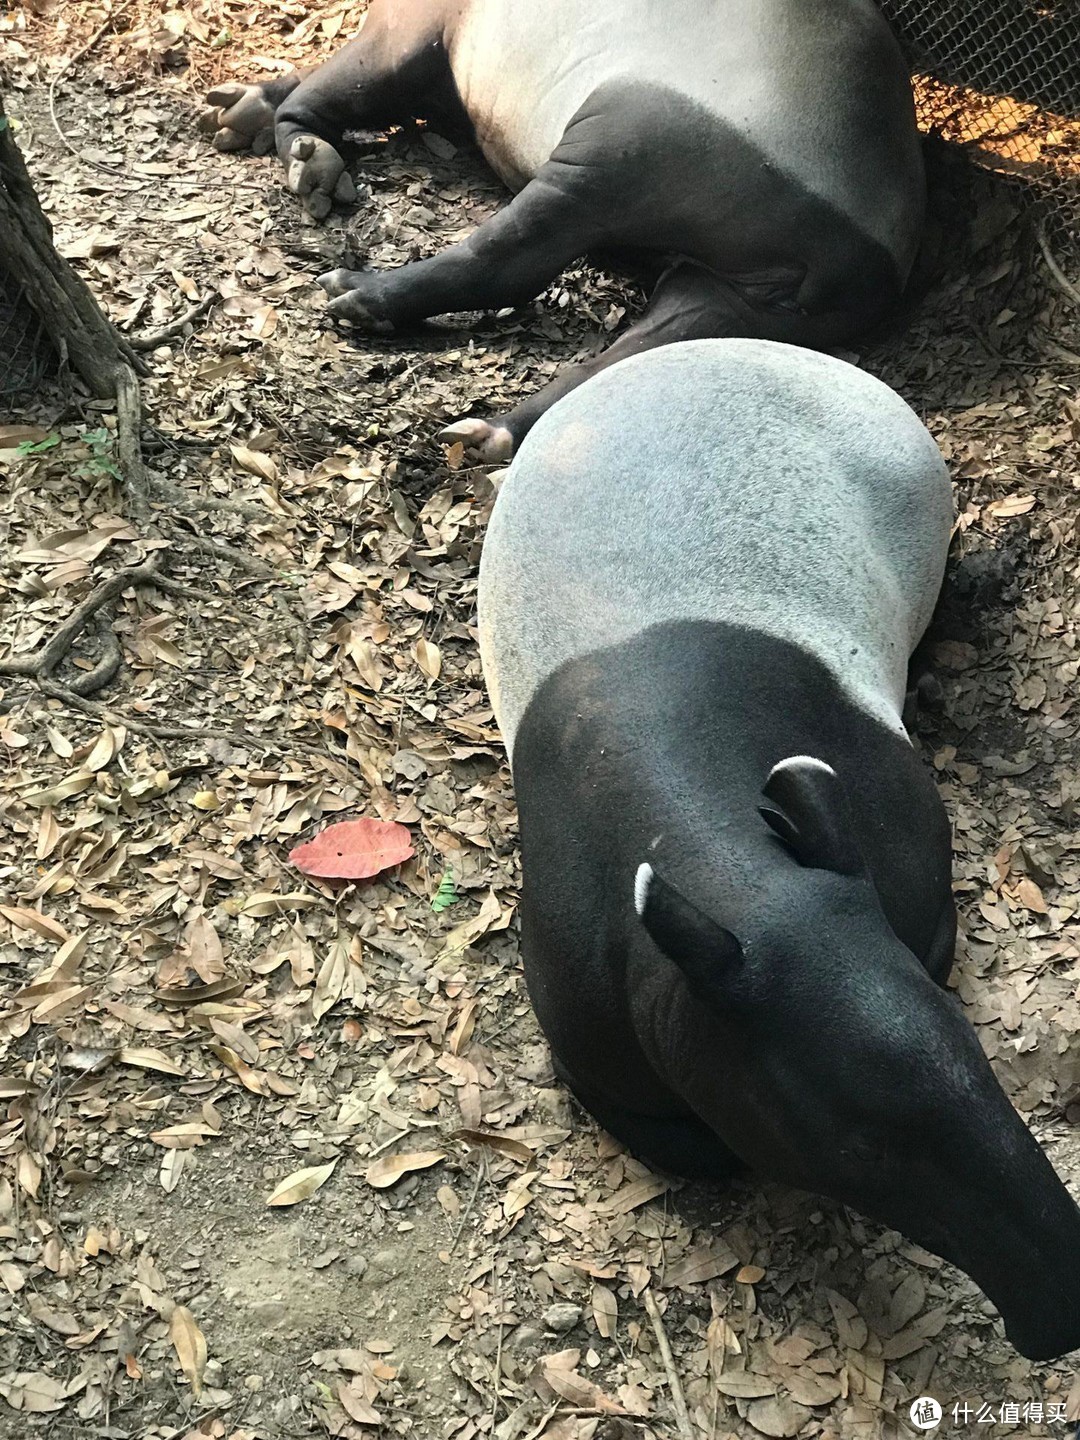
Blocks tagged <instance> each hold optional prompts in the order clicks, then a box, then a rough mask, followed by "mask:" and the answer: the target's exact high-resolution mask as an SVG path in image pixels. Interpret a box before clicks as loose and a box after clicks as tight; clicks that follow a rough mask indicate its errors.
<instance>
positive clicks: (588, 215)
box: [204, 0, 924, 459]
mask: <svg viewBox="0 0 1080 1440" xmlns="http://www.w3.org/2000/svg"><path fill="white" fill-rule="evenodd" d="M209 101H210V104H211V105H212V107H213V108H212V109H211V110H210V111H209V112H208V114H207V115H206V116H205V117H204V125H205V128H207V129H208V130H210V131H212V132H214V134H215V142H214V143H215V144H216V145H217V146H218V148H219V149H222V150H234V149H241V148H244V147H245V146H247V145H252V146H254V147H255V148H256V149H258V150H263V151H265V150H267V149H269V148H271V147H272V146H274V145H276V148H277V152H278V154H279V156H280V157H281V159H282V161H283V162H284V165H285V174H286V178H287V181H288V184H289V186H290V187H291V189H292V190H294V191H295V192H296V194H297V195H298V196H299V197H300V199H301V200H302V202H303V204H304V205H305V207H306V208H307V210H308V211H309V212H310V213H311V214H312V215H314V216H316V217H321V216H324V215H326V214H327V213H328V211H329V210H330V207H331V203H332V200H333V199H334V198H335V197H337V198H348V197H350V196H352V195H353V194H354V193H355V192H354V190H353V187H352V183H351V181H350V180H349V178H348V176H347V175H346V174H345V172H344V167H343V163H342V160H341V157H340V156H339V154H338V151H337V149H336V148H335V147H336V146H337V145H339V144H340V142H341V137H342V134H343V132H345V131H347V130H349V129H351V128H356V127H372V126H380V125H389V124H391V123H394V122H399V121H404V120H406V119H408V118H410V117H427V118H431V119H435V120H450V121H451V122H457V123H460V122H462V121H463V122H465V123H466V125H467V126H468V127H470V128H471V130H472V132H473V134H474V135H475V137H476V140H477V142H478V144H479V146H480V149H481V150H482V151H483V153H484V155H485V156H486V158H487V160H488V161H489V162H490V164H491V165H492V167H493V168H494V169H495V170H496V171H497V173H498V174H499V175H500V177H501V178H502V179H503V180H504V181H505V182H506V184H507V185H509V186H510V188H511V189H512V190H515V191H517V192H518V193H517V195H516V198H515V199H514V200H513V201H512V202H511V203H510V204H509V205H507V206H506V207H505V208H504V209H503V210H500V211H499V212H498V213H497V214H496V215H494V216H493V217H492V218H491V219H490V220H488V221H487V222H486V223H485V224H483V225H481V226H480V227H479V229H478V230H477V231H476V232H475V233H474V234H473V235H471V236H470V237H469V239H467V240H465V241H463V242H462V243H461V244H458V245H453V246H451V247H450V248H449V249H446V250H444V251H442V252H441V253H440V254H438V255H435V256H434V257H433V258H431V259H427V260H421V261H417V262H415V263H413V264H408V265H404V266H402V267H401V268H400V269H398V270H391V271H350V270H333V271H331V272H329V273H328V274H326V275H323V276H322V277H321V279H320V282H319V283H320V284H321V285H322V286H323V287H324V288H325V289H326V290H327V292H328V293H329V294H330V295H331V296H332V297H335V298H333V300H332V302H331V306H330V308H331V310H332V312H333V313H334V314H335V315H339V316H344V317H345V318H346V319H348V320H350V321H352V322H353V323H354V324H357V325H364V326H368V327H374V328H378V329H390V328H393V327H394V326H399V325H406V324H410V323H413V322H415V321H418V320H421V319H423V318H424V317H426V316H429V315H438V314H441V313H443V312H445V311H460V310H480V309H494V308H499V307H501V306H505V305H512V304H517V303H520V302H523V301H526V300H529V299H531V298H532V297H533V296H534V295H536V294H537V293H538V292H539V291H540V290H542V289H543V288H544V286H545V285H547V284H548V283H549V282H550V281H552V280H553V279H554V278H555V277H556V276H557V275H558V273H559V272H560V271H561V270H562V269H564V268H565V267H566V266H567V265H568V264H569V263H570V262H571V261H573V260H575V259H577V258H578V257H580V256H581V255H583V254H585V253H586V252H590V251H603V252H606V253H607V254H609V255H610V254H611V253H612V252H622V254H623V255H624V256H626V257H627V258H631V257H632V258H633V260H634V261H635V263H636V264H637V265H638V267H639V268H641V269H642V270H643V272H644V273H651V274H652V275H653V276H656V275H659V277H660V278H659V279H658V281H657V283H656V288H655V290H654V291H653V294H652V299H651V301H650V303H649V307H648V309H647V311H646V312H645V314H644V316H643V317H642V318H641V319H640V320H639V321H638V322H637V323H636V324H634V325H632V326H631V327H630V328H629V329H628V330H627V331H626V333H625V334H624V335H623V336H622V338H621V339H619V340H618V341H617V342H616V343H615V344H614V345H613V346H612V347H611V348H610V349H609V350H608V351H607V352H606V354H604V355H602V356H600V357H598V358H596V359H594V360H592V361H591V362H589V363H587V364H584V365H581V366H578V367H576V368H573V369H570V370H567V371H564V372H563V373H562V374H561V375H559V376H558V377H556V379H555V381H554V382H553V383H552V384H550V385H548V386H547V387H546V388H545V389H544V390H543V391H541V392H540V393H539V394H538V395H535V396H533V397H532V398H531V399H529V400H527V401H526V402H525V403H524V404H522V405H520V406H519V407H518V408H517V409H515V410H514V411H513V412H512V413H511V414H509V415H507V416H505V417H504V418H503V419H502V420H501V421H499V422H497V423H496V424H490V423H488V422H486V421H483V420H479V419H476V418H472V419H469V420H467V421H463V422H461V423H460V424H459V425H457V426H454V427H451V430H450V431H449V432H447V438H449V439H461V440H463V441H465V442H466V444H468V445H469V446H470V447H471V448H473V449H475V450H477V451H478V452H479V453H480V454H481V456H482V457H483V458H485V459H503V458H506V456H508V455H509V454H510V453H511V451H512V449H513V446H514V445H515V444H516V443H517V442H518V441H520V439H521V437H522V436H523V435H524V434H525V433H526V431H527V430H528V429H529V426H530V425H532V424H533V422H534V421H535V420H536V418H537V416H539V415H540V414H542V413H543V412H544V411H545V410H546V409H547V408H548V406H549V405H551V404H552V403H553V402H554V401H555V400H556V399H557V398H558V397H559V396H560V395H562V394H564V393H565V392H566V391H568V390H570V389H571V388H573V386H574V385H577V384H579V383H580V382H581V381H582V380H583V379H585V378H587V376H589V375H590V374H592V373H594V372H595V371H596V370H597V369H599V368H601V367H602V366H604V365H607V364H610V363H611V362H612V361H614V360H618V359H620V358H622V357H624V356H626V355H631V354H636V353H637V352H639V351H641V350H646V349H650V348H652V347H655V346H657V345H663V344H666V343H667V342H669V341H672V340H685V339H692V338H694V337H700V336H716V335H759V336H763V337H766V338H771V339H776V340H785V341H789V342H791V343H795V344H803V345H811V346H815V347H824V348H829V347H831V346H835V345H839V344H844V343H846V342H847V341H848V340H850V339H851V338H852V337H853V336H855V335H856V334H858V333H859V332H861V331H863V330H864V329H866V328H867V327H869V326H871V325H872V324H874V323H875V322H877V321H878V320H879V319H880V318H881V317H882V316H884V315H885V314H886V313H887V312H888V311H889V309H890V308H891V307H892V306H893V305H894V304H895V302H896V301H897V300H898V299H899V297H900V295H901V293H902V291H903V289H904V286H905V282H906V281H907V278H908V275H909V272H910V270H911V266H912V262H913V259H914V257H915V254H916V251H917V248H918V244H919V240H920V236H921V233H922V221H923V211H924V178H923V169H922V157H921V150H920V142H919V138H918V134H917V131H916V126H915V117H914V108H913V104H912V96H911V87H910V83H909V79H908V74H907V70H906V67H905V65H904V61H903V59H902V57H901V54H900V51H899V49H898V47H897V45H896V43H895V41H894V39H893V37H892V34H891V32H890V30H889V28H888V25H887V24H886V22H885V20H884V19H883V18H882V16H881V14H880V12H879V10H878V8H877V5H876V3H875V0H372V4H371V7H370V9H369V10H368V12H367V14H366V17H365V23H364V26H363V29H362V31H361V33H360V35H359V37H358V38H357V39H356V40H353V41H352V43H351V44H349V45H347V46H346V47H345V48H344V49H343V50H342V51H341V52H340V53H339V54H338V55H336V56H335V57H334V58H333V59H331V60H330V61H329V62H328V63H327V64H325V65H323V66H322V67H320V68H319V69H317V70H315V71H313V72H312V73H311V74H310V75H309V76H308V77H307V78H306V79H303V80H301V78H300V77H299V76H292V77H290V78H288V79H283V80H275V81H270V82H267V83H263V84H260V85H247V86H240V85H226V86H224V87H222V88H221V89H219V90H215V91H213V92H212V93H211V94H210V96H209Z"/></svg>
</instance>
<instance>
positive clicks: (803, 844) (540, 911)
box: [479, 339, 1080, 1359]
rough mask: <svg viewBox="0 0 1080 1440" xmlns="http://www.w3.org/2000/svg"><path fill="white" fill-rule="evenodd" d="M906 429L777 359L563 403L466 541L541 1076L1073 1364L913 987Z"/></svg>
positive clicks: (1066, 1293)
mask: <svg viewBox="0 0 1080 1440" xmlns="http://www.w3.org/2000/svg"><path fill="white" fill-rule="evenodd" d="M952 513H953V512H952V499H951V491H950V486H949V479H948V475H947V473H946V470H945V466H944V464H943V463H942V459H941V456H940V453H939V451H938V449H937V447H936V446H935V444H934V442H933V440H932V439H931V437H930V435H929V434H928V432H927V431H926V429H925V428H924V427H923V425H922V424H921V423H920V422H919V420H918V419H917V418H916V416H915V415H914V414H913V413H912V411H911V410H910V409H909V408H908V407H907V405H905V404H904V402H903V401H902V400H901V399H900V398H899V397H898V396H897V395H895V394H894V393H893V392H892V391H891V390H889V389H888V388H887V387H886V386H885V385H883V384H882V383H881V382H880V381H878V380H876V379H874V378H872V377H871V376H869V375H867V374H865V373H864V372H862V371H860V370H858V369H856V368H854V367H853V366H850V365H847V364H845V363H844V362H842V361H840V360H837V359H834V358H831V357H828V356H825V355H819V354H815V353H813V352H811V351H808V350H801V349H797V348H795V347H791V346H787V345H782V344H777V343H775V342H770V341H763V340H754V339H726V340H695V341H690V342H688V343H686V344H681V345H669V346H666V347H664V348H661V349H657V350H653V351H650V352H649V353H647V354H644V355H639V356H635V357H632V358H631V359H629V360H627V361H625V362H624V363H622V364H620V365H617V366H613V367H612V368H611V369H608V370H605V371H603V372H602V373H601V374H599V375H597V376H595V377H594V378H593V379H591V380H589V381H588V382H587V383H586V384H585V385H583V386H582V387H581V388H580V389H579V390H576V391H575V392H574V393H573V394H571V395H569V396H567V397H566V398H565V399H564V400H562V401H561V402H560V403H559V404H558V405H557V406H555V407H554V408H553V409H552V410H551V411H549V413H548V414H547V415H545V416H544V417H543V418H542V419H541V420H540V421H539V422H538V423H537V425H536V427H535V428H534V429H533V430H532V432H531V433H530V435H529V436H528V438H527V440H526V441H525V443H524V444H523V445H522V448H521V450H520V452H519V454H518V456H517V458H516V460H515V461H514V463H513V465H512V466H511V468H510V470H509V472H508V474H507V475H506V478H505V481H504V483H503V486H502V489H501V492H500V494H499V497H498V500H497V501H496V504H495V509H494V513H493V515H492V519H491V524H490V528H489V530H488V533H487V538H486V541H485V544H484V551H483V558H482V562H481V570H480V597H479V620H480V640H481V653H482V657H483V664H484V673H485V676H486V678H487V683H488V686H489V689H490V693H491V697H492V700H493V703H494V706H495V710H496V714H497V717H498V720H499V723H500V725H501V727H502V731H503V735H504V737H505V740H506V744H507V747H508V749H509V751H510V753H511V761H512V768H513V776H514V784H515V788H516V792H517V801H518V806H519V812H520V823H521V845H522V864H523V870H524V893H523V901H522V911H521V924H522V951H523V956H524V966H525V976H526V980H527V983H528V987H529V993H530V997H531V999H532V1002H533V1005H534V1006H535V1009H536V1013H537V1016H538V1018H539V1020H540V1024H541V1026H542V1027H543V1029H544V1031H545V1033H546V1035H547V1037H548V1040H549V1042H550V1044H551V1048H552V1052H553V1056H554V1061H555V1067H556V1071H557V1073H558V1074H559V1075H560V1076H561V1078H562V1079H563V1080H564V1081H565V1082H566V1084H567V1085H568V1086H569V1087H570V1088H571V1090H572V1091H573V1092H574V1093H575V1094H576V1095H577V1097H578V1098H579V1100H580V1101H581V1103H582V1104H583V1105H584V1106H585V1107H586V1108H587V1109H588V1110H590V1111H591V1112H592V1114H593V1115H594V1116H595V1117H596V1119H597V1120H598V1121H599V1122H600V1123H601V1124H602V1125H603V1126H604V1127H605V1128H606V1129H607V1130H609V1131H610V1132H611V1133H612V1134H613V1135H615V1136H617V1137H618V1138H619V1139H620V1140H622V1141H623V1142H624V1143H625V1144H626V1145H627V1146H628V1147H629V1148H630V1149H631V1150H632V1151H634V1152H635V1153H636V1154H638V1155H639V1156H641V1157H642V1158H643V1159H645V1160H647V1161H650V1162H652V1163H653V1164H655V1165H657V1166H659V1167H661V1168H662V1169H665V1170H668V1171H674V1172H676V1173H680V1174H683V1175H688V1176H693V1177H699V1178H714V1179H715V1178H723V1177H726V1176H729V1175H731V1174H732V1173H733V1172H734V1171H735V1170H736V1169H737V1168H739V1167H743V1166H746V1167H750V1168H751V1169H753V1170H755V1171H758V1172H760V1173H761V1174H763V1175H766V1176H769V1177H771V1178H773V1179H776V1180H779V1181H783V1182H787V1183H789V1184H792V1185H796V1186H800V1187H803V1188H805V1189H807V1190H811V1191H815V1192H817V1193H820V1194H825V1195H829V1196H832V1197H834V1198H835V1199H837V1200H839V1201H842V1202H844V1203H847V1204H850V1205H852V1206H854V1207H856V1208H857V1209H859V1210H861V1211H863V1212H864V1213H865V1214H867V1215H870V1216H873V1217H875V1218H877V1219H878V1220H880V1221H883V1222H884V1223H886V1224H887V1225H890V1226H894V1227H895V1228H897V1229H899V1230H901V1231H903V1232H904V1233H905V1234H906V1235H908V1236H910V1237H911V1238H912V1239H914V1240H915V1241H916V1242H917V1243H919V1244H921V1245H924V1246H926V1247H928V1248H929V1249H931V1250H933V1251H935V1252H937V1253H938V1254H939V1255H942V1256H944V1257H945V1258H946V1259H948V1260H950V1261H952V1262H953V1263H955V1264H957V1265H959V1266H960V1267H961V1268H962V1269H964V1270H965V1271H967V1272H968V1273H969V1274H970V1275H971V1276H972V1277H973V1278H974V1279H975V1280H976V1282H977V1283H978V1284H979V1285H980V1286H982V1288H983V1289H984V1290H985V1292H986V1294H987V1295H988V1296H989V1297H990V1298H991V1299H992V1300H993V1302H994V1304H995V1305H997V1306H998V1308H999V1309H1000V1311H1001V1313H1002V1315H1003V1316H1004V1319H1005V1323H1006V1327H1007V1331H1008V1334H1009V1336H1010V1338H1011V1340H1012V1342H1013V1344H1014V1345H1015V1346H1016V1348H1017V1349H1018V1350H1020V1351H1021V1352H1022V1353H1023V1354H1024V1355H1027V1356H1030V1357H1032V1358H1040V1359H1041V1358H1048V1357H1051V1356H1055V1355H1058V1354H1061V1353H1063V1352H1065V1351H1068V1350H1071V1349H1073V1348H1074V1347H1077V1346H1080V1210H1078V1209H1077V1206H1076V1205H1075V1204H1074V1202H1073V1200H1072V1199H1071V1198H1070V1196H1069V1193H1068V1191H1067V1190H1066V1188H1065V1186H1064V1185H1063V1184H1062V1182H1061V1181H1060V1180H1059V1178H1058V1177H1057V1175H1056V1174H1055V1172H1054V1170H1053V1168H1052V1166H1051V1165H1050V1163H1049V1161H1048V1160H1047V1158H1046V1156H1045V1155H1044V1153H1043V1151H1042V1149H1041V1148H1040V1146H1039V1145H1038V1144H1037V1142H1036V1141H1035V1139H1034V1138H1033V1137H1032V1135H1031V1134H1030V1132H1029V1131H1028V1130H1027V1128H1026V1127H1025V1126H1024V1124H1023V1123H1022V1121H1021V1120H1020V1118H1019V1116H1018V1115H1017V1114H1016V1112H1015V1111H1014V1110H1013V1109H1012V1107H1011V1105H1010V1104H1009V1102H1008V1100H1007V1099H1006V1097H1005V1094H1004V1093H1003V1091H1002V1090H1001V1088H1000V1087H999V1085H998V1083H997V1081H996V1080H995V1078H994V1075H993V1073H992V1071H991V1068H990V1065H989V1064H988V1062H987V1060H986V1058H985V1057H984V1054H983V1051H982V1049H981V1047H980V1045H979V1042H978V1040H977V1039H976V1037H975V1033H974V1031H973V1030H972V1028H971V1026H970V1025H969V1024H968V1023H967V1021H966V1020H965V1018H964V1017H963V1015H962V1013H961V1011H960V1008H959V1006H958V1004H957V1003H956V1002H955V1001H954V999H953V997H952V996H951V995H950V994H949V993H948V992H946V991H945V990H944V989H943V988H942V987H943V986H944V983H945V980H946V977H947V976H948V973H949V969H950V966H951V964H952V959H953V945H954V939H955V917H954V909H953V899H952V893H951V885H950V871H951V854H950V849H951V847H950V832H949V825H948V821H947V818H946V815H945V810H944V807H943V805H942V802H941V800H940V798H939V795H938V792H937V789H936V787H935V785H934V782H933V780H932V779H931V777H930V774H929V773H928V771H927V770H926V769H925V768H924V766H923V765H922V763H921V762H920V761H919V759H918V757H917V756H916V754H915V752H914V751H913V749H912V747H911V744H910V742H909V740H908V737H907V734H906V732H905V729H904V726H903V723H902V719H901V716H902V710H903V705H904V700H905V688H906V681H907V671H908V662H909V657H910V656H911V654H912V652H913V650H914V649H915V647H916V645H917V642H918V641H919V639H920V637H921V636H922V634H923V631H924V629H925V627H926V625H927V623H928V621H929V619H930V616H931V612H932V611H933V609H934V604H935V599H936V597H937V595H938V591H939V587H940V584H941V579H942V573H943V568H944V564H945V556H946V550H947V548H948V544H949V536H950V526H951V521H952Z"/></svg>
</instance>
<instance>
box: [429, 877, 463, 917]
mask: <svg viewBox="0 0 1080 1440" xmlns="http://www.w3.org/2000/svg"><path fill="white" fill-rule="evenodd" d="M460 899H461V896H460V895H459V894H458V893H457V889H456V887H455V885H454V876H453V873H452V872H451V871H449V870H447V871H445V872H444V874H443V877H442V879H441V880H440V881H439V888H438V890H436V891H435V899H434V900H432V902H431V908H432V910H434V911H435V914H436V915H441V914H442V912H443V911H444V910H449V909H450V906H451V905H456V904H457V903H458V901H459V900H460Z"/></svg>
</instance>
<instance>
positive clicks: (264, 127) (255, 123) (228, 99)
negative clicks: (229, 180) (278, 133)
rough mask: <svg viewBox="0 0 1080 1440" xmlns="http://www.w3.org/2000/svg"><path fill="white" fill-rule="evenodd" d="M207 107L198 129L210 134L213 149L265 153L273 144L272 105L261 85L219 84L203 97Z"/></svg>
mask: <svg viewBox="0 0 1080 1440" xmlns="http://www.w3.org/2000/svg"><path fill="white" fill-rule="evenodd" d="M206 102H207V104H208V105H209V106H210V107H211V108H210V109H209V110H205V111H204V112H203V114H202V115H201V116H200V118H199V129H200V130H201V131H202V132H203V134H204V135H211V136H213V144H214V149H215V150H254V151H255V153H256V154H257V155H265V154H266V153H267V151H268V150H270V149H272V148H273V144H274V107H273V106H272V105H271V104H270V101H269V100H267V98H266V96H265V95H264V94H263V89H262V86H261V85H222V86H220V87H219V88H218V89H217V90H211V91H210V94H209V95H208V96H207V97H206Z"/></svg>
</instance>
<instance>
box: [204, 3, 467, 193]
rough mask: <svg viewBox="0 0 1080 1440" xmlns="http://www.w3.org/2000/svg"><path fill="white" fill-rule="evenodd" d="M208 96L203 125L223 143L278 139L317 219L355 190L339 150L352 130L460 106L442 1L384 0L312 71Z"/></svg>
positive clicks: (260, 144) (260, 148)
mask: <svg viewBox="0 0 1080 1440" xmlns="http://www.w3.org/2000/svg"><path fill="white" fill-rule="evenodd" d="M207 99H208V101H209V103H210V105H211V106H212V107H213V108H212V109H211V110H209V111H208V112H207V114H206V115H205V116H204V117H203V122H202V125H203V129H204V130H209V131H210V132H211V133H213V134H214V144H215V146H216V147H217V148H218V149H219V150H240V149H244V148H246V147H248V146H250V147H251V148H252V149H253V150H255V152H256V153H262V154H264V153H266V151H268V150H269V149H271V148H276V149H277V153H278V155H279V157H280V159H281V162H282V164H283V165H284V166H285V178H286V182H287V184H288V186H289V189H290V190H292V191H293V192H294V194H296V195H298V196H299V198H300V200H301V202H302V203H303V206H304V209H305V210H307V212H308V213H309V214H310V215H312V216H314V217H315V218H316V219H322V218H323V216H325V215H327V214H328V213H329V211H330V207H331V204H332V202H333V201H334V200H335V199H337V200H349V199H351V198H353V196H354V195H355V190H354V189H353V186H352V182H351V180H350V179H349V177H348V175H347V174H346V172H345V164H344V161H343V160H342V159H341V156H340V155H339V154H338V150H337V146H338V145H339V143H340V141H341V137H342V135H343V134H344V132H345V131H346V130H348V129H352V128H354V127H359V126H365V125H374V126H380V127H381V126H388V125H394V124H398V123H401V122H403V121H405V120H408V119H411V118H413V117H414V116H417V115H420V114H431V113H432V112H433V111H443V110H446V109H447V108H450V109H454V108H455V105H456V108H457V109H458V110H460V104H459V103H457V102H456V100H455V98H454V89H453V81H452V78H451V75H450V67H449V62H448V59H447V56H446V52H445V50H444V49H443V45H442V32H441V27H440V24H439V21H438V17H437V14H436V6H435V5H434V4H433V3H422V0H420V3H415V4H411V5H400V4H396V3H394V0H375V3H374V4H372V6H371V8H370V9H369V11H368V13H367V16H366V19H365V22H364V27H363V29H362V30H361V32H360V34H359V35H358V36H357V38H356V39H355V40H353V41H351V42H350V43H349V44H348V45H346V46H345V47H344V48H343V49H341V50H339V51H338V52H337V54H336V55H334V56H332V57H331V59H329V60H328V61H327V62H326V64H325V65H320V66H319V67H318V68H317V69H315V70H312V71H311V72H310V73H308V74H307V75H306V76H299V75H293V76H289V77H288V78H287V79H282V80H273V81H268V82H265V83H263V84H259V85H225V86H222V87H221V88H220V89H218V90H213V91H211V92H210V94H209V96H208V97H207ZM271 133H272V135H273V139H272V142H271V140H270V135H271Z"/></svg>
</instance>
